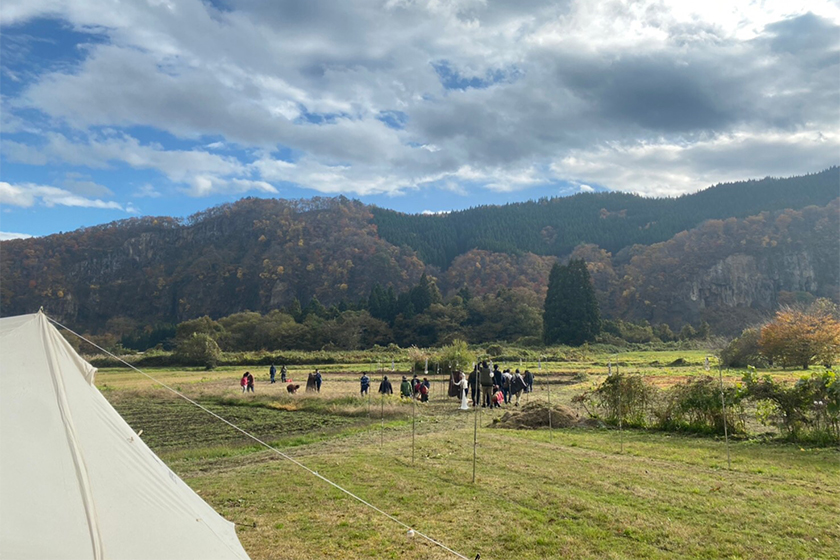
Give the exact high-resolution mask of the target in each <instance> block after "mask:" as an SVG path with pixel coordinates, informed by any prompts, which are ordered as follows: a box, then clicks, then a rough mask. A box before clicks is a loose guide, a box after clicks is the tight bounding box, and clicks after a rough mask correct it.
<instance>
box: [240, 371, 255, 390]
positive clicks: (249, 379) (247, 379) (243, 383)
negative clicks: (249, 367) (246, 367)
mask: <svg viewBox="0 0 840 560" xmlns="http://www.w3.org/2000/svg"><path fill="white" fill-rule="evenodd" d="M239 386H240V387H242V392H243V393H244V392H246V391H247V392H249V393H253V392H254V376H253V375H251V372H250V371H246V372H245V373H243V374H242V379H240V380H239Z"/></svg>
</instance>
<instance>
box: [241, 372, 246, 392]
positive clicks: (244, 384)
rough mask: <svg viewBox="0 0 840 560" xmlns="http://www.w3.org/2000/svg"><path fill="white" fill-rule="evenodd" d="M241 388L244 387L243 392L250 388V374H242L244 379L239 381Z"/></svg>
mask: <svg viewBox="0 0 840 560" xmlns="http://www.w3.org/2000/svg"><path fill="white" fill-rule="evenodd" d="M239 386H240V387H242V392H243V393H244V392H245V389H246V388H247V387H248V372H247V371H246V372H245V373H243V374H242V379H240V380H239Z"/></svg>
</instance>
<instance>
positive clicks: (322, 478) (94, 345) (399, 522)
mask: <svg viewBox="0 0 840 560" xmlns="http://www.w3.org/2000/svg"><path fill="white" fill-rule="evenodd" d="M47 319H49V320H50V321H51V322H53V323H55V324H56V325H57V326H59V327H61V328H63V329H65V330H66V331H67V332H69V333H72V334H73V335H75V336H77V337H78V338H79V339H81V340H84V341H85V342H87V343H88V344H90V345H91V346H93V347H94V348H96V349H98V350H100V351H102V352H104V353H105V354H107V355H109V356H111V357H112V358H114V359H116V360H119V361H120V362H122V363H123V364H125V365H126V366H127V367H129V368H131V369H133V370H134V371H136V372H137V373H140V374H141V375H144V376H146V377H148V378H149V379H151V380H152V381H154V382H155V383H157V384H158V385H160V386H161V387H164V388H166V389H168V390H170V391H172V392H173V393H175V394H176V395H178V396H179V397H181V398H182V399H184V400H185V401H187V402H189V403H190V404H192V405H195V406H197V407H198V408H200V409H201V410H203V411H204V412H206V413H207V414H210V415H211V416H213V417H215V418H217V419H218V420H221V421H222V422H224V423H225V424H227V425H228V426H230V427H231V428H233V429H235V430H236V431H238V432H240V433H241V434H243V435H245V436H247V437H249V438H251V439H252V440H254V441H255V442H257V443H259V444H260V445H262V446H263V447H265V448H266V449H268V450H270V451H273V452H274V453H276V454H277V455H279V456H281V457H282V458H284V459H286V460H287V461H289V462H291V463H294V464H295V465H297V466H298V467H300V468H302V469H303V470H305V471H306V472H308V473H309V474H311V475H313V476H315V477H317V478H319V479H321V480H323V481H324V482H326V483H327V484H329V485H330V486H332V487H333V488H335V489H337V490H340V491H341V492H344V493H345V494H347V495H348V496H350V497H351V498H353V499H354V500H356V501H358V502H360V503H362V504H364V505H366V506H367V507H369V508H371V509H372V510H374V511H375V512H377V513H379V514H381V515H383V516H385V517H387V518H388V519H390V520H391V521H393V522H394V523H396V524H398V525H401V526H402V527H404V528H406V529H408V531H409V534H410V535H416V536H418V537H421V538H423V539H426V540H427V541H429V542H430V543H431V544H433V545H435V546H438V547H440V548H442V549H443V550H445V551H447V552H449V553H451V554H453V555H454V556H457V557H458V558H462V559H463V560H469V558H467V557H466V556H464V555H463V554H461V553H460V552H457V551H455V550H453V549H451V548H449V547H448V546H446V545H445V544H443V543H442V542H440V541H437V540H435V539H433V538H432V537H430V536H428V535H426V534H424V533H421V532H420V531H418V530H416V529H414V528H412V527H411V526H410V525H408V524H406V523H403V522H402V521H400V520H399V519H397V518H396V517H394V516H393V515H391V514H390V513H388V512H386V511H383V510H381V509H379V508H378V507H376V506H375V505H373V504H371V503H370V502H368V501H366V500H364V499H363V498H360V497H359V496H357V495H356V494H354V493H353V492H351V491H350V490H347V489H346V488H344V487H342V486H340V485H339V484H337V483H335V482H333V481H332V480H330V479H328V478H327V477H325V476H324V475H322V474H320V473H318V472H317V471H314V470H312V469H310V468H309V467H307V466H306V465H304V464H303V463H301V462H300V461H298V460H296V459H294V458H293V457H291V456H289V455H286V454H285V453H283V452H282V451H280V450H279V449H277V448H276V447H273V446H271V445H269V444H268V443H266V442H264V441H263V440H261V439H260V438H258V437H257V436H255V435H253V434H251V433H250V432H248V431H246V430H244V429H242V428H240V427H239V426H237V425H236V424H234V423H233V422H231V421H229V420H227V419H226V418H224V417H222V416H219V415H218V414H216V413H215V412H213V411H212V410H209V409H208V408H206V407H205V406H203V405H202V404H200V403H198V402H196V401H194V400H192V399H191V398H189V397H188V396H186V395H184V394H183V393H181V392H180V391H178V390H176V389H174V388H172V387H170V386H169V385H167V384H166V383H164V382H163V381H160V380H158V379H156V378H154V377H152V376H151V375H149V374H148V373H146V372H145V371H143V370H141V369H139V368H137V367H135V366H133V365H131V364H130V363H128V362H126V361H125V360H123V359H122V358H120V357H119V356H117V355H115V354H113V353H111V352H109V351H108V350H106V349H104V348H102V347H101V346H99V345H98V344H96V343H95V342H93V341H91V340H89V339H87V338H85V337H84V336H82V335H80V334H79V333H77V332H76V331H74V330H73V329H71V328H69V327H66V326H65V325H62V324H61V323H59V322H58V321H56V320H55V319H53V318H52V317H49V316H47Z"/></svg>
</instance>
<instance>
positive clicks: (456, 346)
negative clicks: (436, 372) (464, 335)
mask: <svg viewBox="0 0 840 560" xmlns="http://www.w3.org/2000/svg"><path fill="white" fill-rule="evenodd" d="M437 359H438V361H439V362H440V364H441V371H446V370H444V369H443V368H444V367H446V366H445V365H444V364H447V365H449V364H451V365H452V369H453V370H454V369H459V370H461V371H466V372H468V371H469V370H470V369H472V364H473V362H475V360H476V357H475V354H474V353H473V352H471V351H470V347H469V345H468V344H467V343H466V342H464V341H463V340H461V339H456V340H453V341H452V344H449V345H448V346H444V347H443V348H441V351H440V354H438V358H437Z"/></svg>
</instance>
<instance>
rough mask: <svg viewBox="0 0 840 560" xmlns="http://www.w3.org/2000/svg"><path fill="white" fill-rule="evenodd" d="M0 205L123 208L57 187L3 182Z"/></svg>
mask: <svg viewBox="0 0 840 560" xmlns="http://www.w3.org/2000/svg"><path fill="white" fill-rule="evenodd" d="M0 204H8V205H10V206H19V207H22V208H29V207H32V206H34V205H35V204H42V205H44V206H47V207H53V206H72V207H77V208H101V209H108V210H123V207H122V206H121V205H120V204H119V203H118V202H114V201H104V200H100V199H91V198H85V197H83V196H79V195H77V194H74V193H71V192H70V191H67V190H65V189H60V188H58V187H50V186H45V185H35V184H32V183H21V184H16V185H12V184H10V183H7V182H5V181H0Z"/></svg>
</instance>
